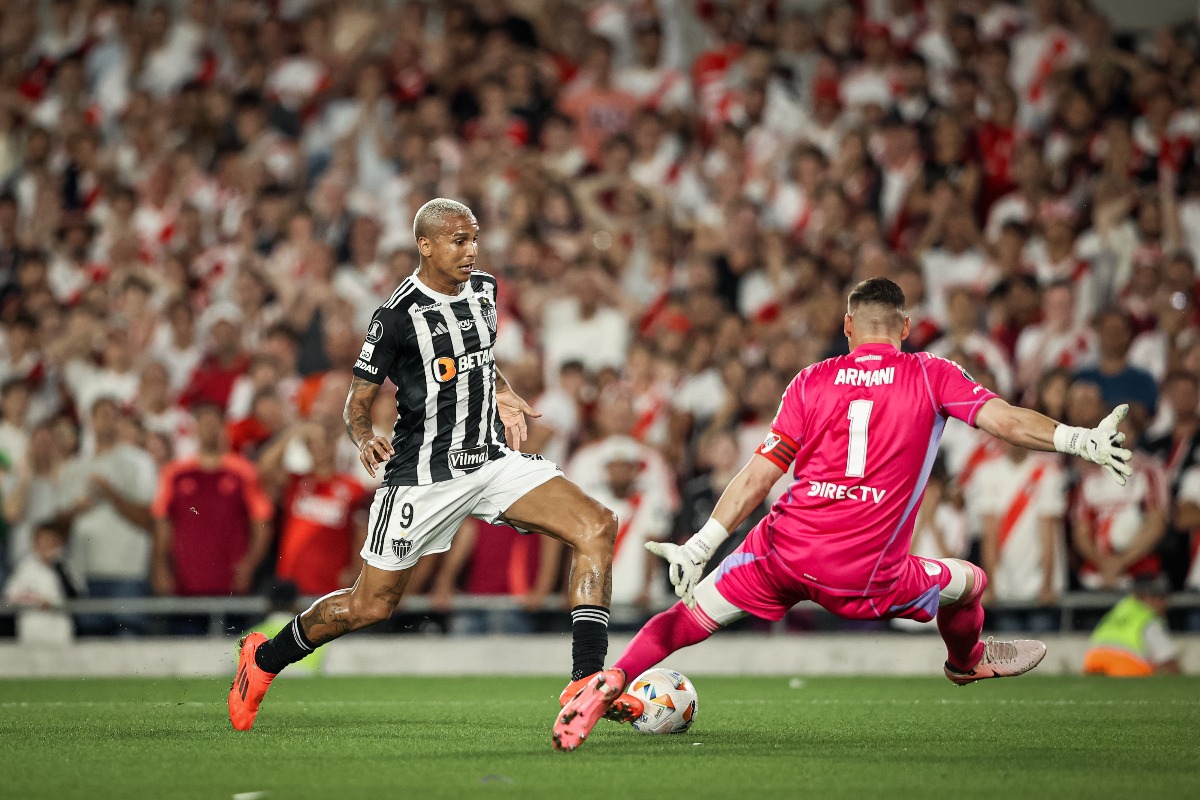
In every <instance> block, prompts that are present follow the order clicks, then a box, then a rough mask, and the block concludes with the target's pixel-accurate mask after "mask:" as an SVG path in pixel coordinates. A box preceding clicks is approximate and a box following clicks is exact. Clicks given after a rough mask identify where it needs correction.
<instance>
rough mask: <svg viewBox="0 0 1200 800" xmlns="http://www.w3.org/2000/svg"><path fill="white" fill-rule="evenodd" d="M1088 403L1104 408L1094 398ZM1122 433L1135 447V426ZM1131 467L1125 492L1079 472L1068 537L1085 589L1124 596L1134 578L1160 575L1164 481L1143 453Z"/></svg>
mask: <svg viewBox="0 0 1200 800" xmlns="http://www.w3.org/2000/svg"><path fill="white" fill-rule="evenodd" d="M1084 385H1088V384H1084ZM1096 393H1097V394H1098V391H1097V392H1096ZM1091 402H1092V404H1093V405H1095V404H1096V403H1098V404H1099V407H1100V408H1103V402H1104V401H1103V400H1102V399H1100V398H1099V397H1097V398H1095V399H1094V400H1093V401H1091ZM1068 413H1070V405H1068ZM1101 413H1103V412H1101ZM1123 431H1124V432H1125V433H1126V435H1127V437H1128V438H1127V439H1126V445H1129V446H1130V447H1131V449H1132V448H1133V447H1136V445H1137V440H1138V428H1137V427H1136V424H1135V423H1134V422H1133V421H1132V420H1131V419H1127V420H1126V422H1125V424H1124V426H1123ZM1130 466H1132V467H1133V475H1132V476H1130V478H1129V482H1128V483H1127V484H1126V485H1125V486H1124V487H1118V488H1119V489H1120V491H1112V490H1110V489H1109V488H1108V487H1107V486H1105V485H1104V481H1103V480H1102V479H1103V478H1105V477H1107V476H1105V475H1104V474H1103V473H1099V472H1097V471H1094V470H1091V469H1087V468H1086V467H1085V468H1083V469H1081V470H1080V473H1081V476H1082V477H1081V480H1080V485H1079V490H1078V491H1079V495H1078V498H1077V501H1076V504H1075V508H1074V519H1073V520H1072V526H1071V533H1072V539H1073V541H1074V545H1075V549H1076V551H1077V552H1078V553H1079V555H1080V556H1081V557H1082V558H1083V561H1084V563H1083V566H1082V567H1080V570H1079V581H1080V583H1081V584H1082V585H1083V586H1084V588H1087V589H1098V590H1099V589H1102V590H1107V591H1113V590H1124V589H1128V588H1129V586H1130V585H1131V582H1132V580H1133V579H1134V578H1136V577H1139V576H1143V575H1147V574H1156V573H1158V572H1159V570H1160V562H1159V558H1158V556H1157V555H1156V553H1155V548H1156V547H1157V546H1158V543H1159V541H1160V540H1161V539H1162V537H1163V534H1164V532H1165V531H1166V525H1167V514H1168V512H1169V510H1170V501H1169V497H1168V494H1167V491H1168V485H1167V479H1166V476H1165V475H1164V474H1163V469H1162V466H1161V465H1160V464H1159V463H1158V461H1157V460H1156V459H1154V458H1153V457H1152V456H1148V455H1145V454H1144V453H1142V452H1138V451H1135V452H1134V456H1133V461H1132V462H1130ZM1110 483H1111V481H1110Z"/></svg>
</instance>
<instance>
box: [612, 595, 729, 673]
mask: <svg viewBox="0 0 1200 800" xmlns="http://www.w3.org/2000/svg"><path fill="white" fill-rule="evenodd" d="M718 627H720V626H719V625H717V623H715V622H713V620H712V618H711V617H709V616H708V614H705V613H704V612H703V611H701V610H700V608H699V607H696V608H688V607H687V606H685V605H684V604H683V603H682V602H679V603H676V604H675V605H673V606H671V607H670V608H668V609H667V610H666V611H664V612H662V613H661V614H658V615H657V616H655V617H654V618H653V619H651V620H650V621H649V622H647V623H646V624H645V625H644V626H642V629H641V630H640V631H638V634H637V636H635V637H633V641H632V642H630V643H629V646H628V647H626V648H625V652H624V653H622V654H621V657H620V658H619V659H617V663H616V664H614V665H613V666H614V667H616V668H617V669H620V670H623V671H624V672H625V678H626V680H633V679H634V678H636V677H637V676H638V675H641V674H642V673H643V672H645V671H646V670H648V669H650V667H653V666H654V665H655V664H657V663H658V662H660V661H662V660H663V659H664V658H666V657H667V656H669V655H671V653H674V652H675V651H676V650H679V649H682V648H684V647H688V646H689V645H693V644H697V643H699V642H703V641H704V640H705V639H707V638H708V637H709V636H711V635H712V633H713V631H715V630H716V629H717V628H718Z"/></svg>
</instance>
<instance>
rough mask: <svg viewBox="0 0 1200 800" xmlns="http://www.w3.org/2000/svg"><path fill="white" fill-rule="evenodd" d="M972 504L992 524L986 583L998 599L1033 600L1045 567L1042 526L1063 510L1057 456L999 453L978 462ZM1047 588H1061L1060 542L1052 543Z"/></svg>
mask: <svg viewBox="0 0 1200 800" xmlns="http://www.w3.org/2000/svg"><path fill="white" fill-rule="evenodd" d="M978 487H979V488H980V489H981V490H983V489H985V487H986V490H983V491H980V492H979V493H978V494H979V497H978V498H977V504H976V510H977V511H978V512H979V513H980V514H981V515H983V518H984V519H985V520H987V521H988V522H991V523H994V524H995V525H996V526H997V538H998V545H999V547H998V550H999V559H998V561H997V562H996V565H995V568H994V569H993V570H992V572H990V573H989V574H988V579H989V584H988V585H989V586H991V587H992V590H993V591H994V592H995V594H996V599H997V600H1001V601H1013V602H1020V601H1028V600H1036V599H1037V596H1038V593H1039V592H1040V591H1041V589H1042V586H1043V578H1042V576H1043V574H1044V570H1045V562H1044V556H1045V552H1044V548H1043V545H1042V528H1043V525H1044V523H1045V522H1047V521H1050V522H1053V523H1054V524H1055V525H1060V524H1061V522H1062V520H1063V517H1064V516H1065V515H1066V512H1067V502H1066V490H1065V488H1064V485H1063V473H1062V469H1061V467H1060V466H1059V464H1058V458H1057V457H1056V456H1055V455H1052V454H1049V453H1030V454H1029V455H1027V456H1026V457H1025V458H1023V459H1021V460H1020V461H1013V460H1012V459H1011V458H1009V457H1007V456H1004V457H1001V458H994V459H992V460H990V461H988V462H987V463H986V464H984V465H983V466H981V467H980V468H979V472H978ZM1053 558H1054V564H1055V566H1054V575H1053V581H1052V583H1051V588H1053V589H1054V590H1055V591H1056V592H1062V591H1063V590H1064V589H1065V588H1066V547H1065V542H1064V540H1063V537H1062V535H1061V529H1060V534H1059V535H1058V536H1057V538H1056V540H1055V543H1054V553H1053Z"/></svg>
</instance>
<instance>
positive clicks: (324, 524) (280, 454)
mask: <svg viewBox="0 0 1200 800" xmlns="http://www.w3.org/2000/svg"><path fill="white" fill-rule="evenodd" d="M342 435H343V431H342V430H341V426H340V425H338V424H337V423H336V422H334V421H329V420H327V419H325V420H321V421H313V422H305V423H298V424H295V425H293V426H292V427H290V428H288V429H287V430H286V431H284V432H283V433H282V434H281V435H279V436H277V437H275V439H274V440H273V441H272V442H271V444H270V446H269V447H267V448H266V449H265V450H263V452H262V455H261V456H260V457H259V459H258V469H259V473H260V474H261V475H262V480H263V483H264V484H266V485H267V486H268V487H270V488H271V489H272V490H273V491H275V492H277V496H278V497H279V506H280V510H281V511H282V517H281V519H280V523H279V559H278V562H277V563H276V565H275V574H276V575H277V576H278V577H280V578H283V579H286V580H289V581H292V582H293V583H294V584H295V585H296V586H297V587H298V588H299V590H300V592H301V593H303V594H305V595H313V596H321V595H325V594H329V593H330V592H332V591H335V590H337V589H338V588H340V587H342V586H349V585H351V584H353V583H354V580H355V578H357V577H358V572H359V569H360V568H361V567H362V558H361V557H360V556H359V551H360V550H361V549H362V544H363V541H364V540H365V539H366V535H367V514H366V511H367V506H368V505H369V503H370V495H369V494H368V493H367V491H366V490H365V489H364V488H363V486H362V484H360V483H359V482H358V481H356V480H355V479H354V478H351V477H350V476H348V475H344V474H341V473H340V472H339V471H338V469H337V444H338V441H339V439H340V438H341V436H342ZM289 455H290V456H291V458H290V459H289ZM297 462H301V463H297ZM303 462H307V463H303Z"/></svg>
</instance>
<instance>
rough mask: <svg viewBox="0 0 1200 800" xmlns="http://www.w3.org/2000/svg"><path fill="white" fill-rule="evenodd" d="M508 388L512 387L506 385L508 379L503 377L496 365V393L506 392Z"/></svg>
mask: <svg viewBox="0 0 1200 800" xmlns="http://www.w3.org/2000/svg"><path fill="white" fill-rule="evenodd" d="M510 388H512V387H510V386H509V385H508V381H507V380H506V379H505V377H504V374H503V373H502V372H500V368H499V367H496V393H497V394H499V393H500V392H506V391H508V390H509V389H510Z"/></svg>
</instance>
